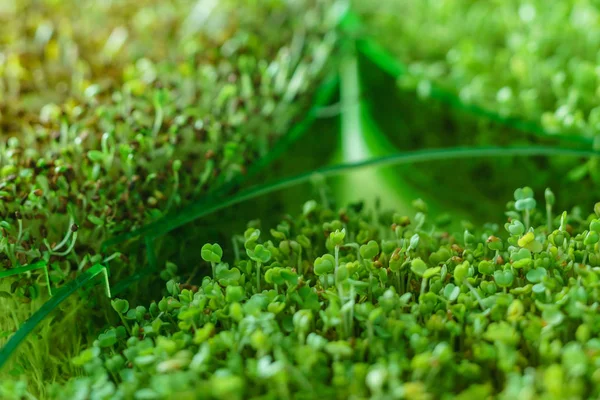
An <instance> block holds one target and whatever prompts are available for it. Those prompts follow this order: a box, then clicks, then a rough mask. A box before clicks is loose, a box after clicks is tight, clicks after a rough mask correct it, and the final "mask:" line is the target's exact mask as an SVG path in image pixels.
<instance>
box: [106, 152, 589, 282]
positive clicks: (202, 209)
mask: <svg viewBox="0 0 600 400" xmlns="http://www.w3.org/2000/svg"><path fill="white" fill-rule="evenodd" d="M598 155H600V152H596V151H593V150H587V149H570V148H564V147H551V146H523V147H454V148H445V149H427V150H418V151H411V152H401V153H395V154H392V155H389V156H384V157H378V158H373V159H369V160H365V161H360V162H353V163H345V164H337V165H334V166H328V167H325V168H321V169H317V170H314V171H311V172H307V173H302V174H299V175H295V176H293V177H289V178H283V179H280V180H277V181H275V182H271V183H266V184H263V185H258V186H253V187H251V188H248V189H246V190H244V191H243V192H240V193H238V194H236V195H234V196H232V197H230V198H228V199H213V200H210V199H207V200H206V201H202V202H198V203H195V204H192V205H190V206H188V207H187V208H185V209H184V210H182V212H181V213H180V214H179V215H178V217H177V218H176V219H171V220H168V221H164V220H161V221H157V222H155V223H153V224H150V225H149V226H148V227H147V228H148V230H149V231H152V230H155V229H156V230H161V231H162V232H167V233H168V232H170V231H172V230H174V229H177V228H179V227H181V226H183V225H185V224H187V223H190V222H192V221H195V220H197V219H199V218H202V217H205V216H207V215H209V214H212V213H215V212H217V211H220V210H222V209H224V208H227V207H231V206H234V205H236V204H239V203H242V202H244V201H248V200H252V199H254V198H257V197H260V196H264V195H267V194H270V193H273V192H276V191H278V190H283V189H286V188H289V187H292V186H295V185H299V184H302V183H307V182H309V181H310V180H311V179H312V178H313V177H314V176H315V175H320V176H323V177H333V176H339V175H342V174H345V173H347V172H350V171H354V170H359V169H363V168H373V167H385V166H392V165H402V164H412V163H423V162H429V161H440V160H453V159H468V158H486V157H515V156H518V157H532V156H571V157H597V156H598ZM155 271H156V268H148V267H146V268H144V269H142V270H140V271H138V272H137V273H135V274H134V275H131V276H130V277H129V278H127V279H124V280H122V281H120V282H119V283H117V284H116V285H115V286H114V287H113V294H118V293H121V292H123V291H124V290H126V289H127V288H128V287H129V286H131V285H132V284H134V283H135V282H137V281H138V280H140V279H142V278H144V277H146V276H148V275H150V274H152V273H153V272H155Z"/></svg>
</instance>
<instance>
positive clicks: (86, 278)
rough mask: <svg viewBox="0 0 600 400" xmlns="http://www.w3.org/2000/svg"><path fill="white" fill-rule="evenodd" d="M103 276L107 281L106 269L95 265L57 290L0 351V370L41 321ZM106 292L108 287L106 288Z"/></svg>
mask: <svg viewBox="0 0 600 400" xmlns="http://www.w3.org/2000/svg"><path fill="white" fill-rule="evenodd" d="M102 274H104V279H105V280H106V279H107V276H106V268H105V267H104V266H103V265H100V264H96V265H94V266H93V267H92V268H90V269H88V270H87V271H85V272H84V273H83V274H81V275H79V276H78V277H77V278H76V279H74V280H72V281H71V282H69V283H67V284H65V285H64V286H62V287H61V288H60V289H58V290H57V291H56V292H55V293H54V296H52V297H51V298H50V300H48V301H47V302H45V303H44V304H43V305H42V306H41V307H40V309H39V310H37V311H36V312H35V313H34V314H33V315H32V316H31V317H30V318H29V319H28V320H27V321H25V323H24V324H23V325H22V326H21V327H20V328H19V330H18V331H17V332H16V333H15V334H14V335H13V336H12V337H11V338H10V339H9V341H8V342H7V343H6V344H5V345H4V347H2V349H0V369H1V368H2V367H3V366H4V365H5V364H6V362H7V361H8V359H9V358H10V356H11V354H12V353H13V351H15V350H16V349H17V347H19V345H20V344H21V342H23V340H25V338H26V337H27V336H28V335H29V334H30V333H31V332H32V331H33V330H34V329H35V327H36V326H37V325H38V324H39V323H40V322H41V321H43V320H44V319H45V318H46V317H47V316H48V314H50V313H51V312H52V311H54V310H55V309H56V307H58V306H59V305H60V304H61V303H62V302H63V301H65V300H66V299H67V298H69V296H71V295H72V294H73V293H75V292H76V291H77V290H79V289H81V288H82V287H83V286H84V285H85V284H87V283H88V282H91V281H92V280H93V279H94V278H95V277H97V276H98V275H102ZM107 290H108V287H107Z"/></svg>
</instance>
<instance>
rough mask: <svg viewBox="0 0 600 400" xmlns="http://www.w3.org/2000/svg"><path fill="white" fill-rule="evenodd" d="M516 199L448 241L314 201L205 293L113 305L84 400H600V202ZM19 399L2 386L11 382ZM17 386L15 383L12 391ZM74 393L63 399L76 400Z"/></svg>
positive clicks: (520, 194) (82, 381)
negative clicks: (579, 204) (575, 204)
mask: <svg viewBox="0 0 600 400" xmlns="http://www.w3.org/2000/svg"><path fill="white" fill-rule="evenodd" d="M545 199H546V207H545V209H544V210H543V211H539V210H538V209H537V208H536V200H535V199H534V196H533V192H532V191H531V189H529V188H527V187H525V188H521V189H517V190H516V191H515V199H514V201H511V202H509V203H508V204H507V208H508V211H507V212H506V216H507V219H506V221H507V222H506V224H505V225H504V226H499V225H497V224H486V225H483V226H472V225H470V224H468V223H464V224H465V228H466V229H465V230H464V234H462V235H458V236H457V235H453V234H449V233H448V231H446V230H445V229H444V228H443V226H442V225H440V222H438V223H437V224H436V223H435V222H433V221H432V220H431V218H430V217H429V216H428V215H427V209H426V205H425V203H423V202H422V201H417V202H416V203H415V206H416V208H417V209H419V210H420V211H419V212H418V213H417V214H416V215H414V216H413V217H411V218H409V217H407V216H403V215H400V214H394V213H391V212H380V211H377V212H373V211H369V210H366V209H364V208H363V206H362V205H361V204H356V205H352V206H349V207H347V208H344V209H341V210H339V211H334V210H332V209H330V208H327V207H324V206H323V205H319V204H318V203H316V202H314V201H309V202H307V203H306V204H305V206H304V208H303V212H302V213H301V215H298V216H296V217H291V216H287V217H285V218H284V219H283V220H282V222H281V223H280V224H279V225H277V226H276V227H275V228H274V229H271V230H270V235H268V234H265V233H264V232H261V231H260V227H259V226H258V225H257V224H256V223H253V224H252V226H251V227H249V228H248V229H247V230H246V231H245V232H244V235H243V236H241V235H240V236H236V237H235V240H234V243H235V248H234V251H233V255H232V258H231V259H230V260H229V261H226V260H225V259H224V258H223V257H224V256H223V254H224V253H223V249H222V248H221V246H220V245H218V244H206V245H204V246H203V247H202V249H201V256H202V258H203V259H204V260H205V261H206V263H207V264H210V265H211V266H212V276H207V277H205V278H203V279H202V281H201V282H197V283H194V282H193V281H190V280H186V278H185V277H179V276H177V267H176V266H175V265H173V264H169V265H167V268H166V269H165V273H163V274H162V277H163V278H164V279H168V282H167V290H168V292H169V294H168V295H167V296H166V297H163V298H162V299H161V300H160V301H158V302H153V303H151V304H150V305H149V306H147V307H145V306H142V305H138V306H134V305H133V304H129V303H128V301H126V300H122V299H115V300H114V301H113V302H112V306H113V309H114V310H115V312H116V313H117V314H118V315H119V316H120V318H121V320H122V324H120V325H118V326H113V327H109V328H108V329H106V330H105V331H104V332H103V333H101V334H100V335H99V336H98V338H97V340H96V341H95V342H94V344H93V346H91V347H90V348H88V349H87V350H85V351H83V352H82V353H81V354H80V355H79V356H78V357H76V358H75V359H74V360H73V362H74V363H75V364H76V365H80V366H83V368H84V370H85V376H84V377H79V378H76V379H74V380H72V381H70V382H69V384H68V385H67V387H66V389H65V388H62V387H61V388H54V390H55V393H56V395H57V396H59V397H60V396H64V393H69V398H73V399H87V398H94V399H120V398H123V399H125V398H136V399H166V398H190V399H191V398H215V399H234V398H240V399H241V398H250V397H252V398H318V397H319V398H349V397H353V398H381V399H383V398H406V399H433V398H455V397H456V398H464V399H471V398H488V397H489V396H497V397H496V398H500V399H515V398H519V399H538V398H540V399H564V398H572V399H576V398H592V397H596V396H598V395H599V393H598V392H597V390H598V389H597V388H598V387H600V385H598V383H600V369H599V365H600V364H598V363H599V362H600V358H599V357H600V356H599V355H600V341H599V340H598V339H597V338H596V337H597V335H598V330H599V329H600V328H599V326H598V323H597V310H598V301H599V300H600V298H599V296H600V293H599V291H598V287H599V285H598V283H599V282H600V274H599V272H598V269H599V268H600V253H599V250H598V242H599V232H600V219H598V217H599V215H598V214H599V213H600V205H599V206H597V207H596V208H597V209H596V210H595V211H596V213H593V214H589V215H588V214H585V213H583V212H582V210H579V209H574V210H573V211H572V212H571V213H569V214H567V213H566V212H564V213H562V214H560V215H558V216H556V215H555V214H553V204H554V201H555V199H554V194H553V193H552V192H551V191H550V190H547V191H546V193H545ZM5 390H6V389H5ZM15 390H16V389H15ZM65 390H66V392H65Z"/></svg>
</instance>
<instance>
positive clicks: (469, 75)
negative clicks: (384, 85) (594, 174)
mask: <svg viewBox="0 0 600 400" xmlns="http://www.w3.org/2000/svg"><path fill="white" fill-rule="evenodd" d="M366 5H367V3H365V2H359V1H357V2H355V6H356V8H357V10H359V11H360V12H361V13H362V14H363V16H364V17H365V20H366V21H367V25H368V28H369V30H368V32H369V34H374V36H375V37H376V38H377V39H378V40H380V41H381V42H382V43H383V44H384V45H385V46H387V47H388V48H389V49H391V50H392V51H393V52H394V53H395V54H396V55H397V56H398V57H399V58H400V59H401V60H402V61H403V62H405V63H406V64H407V67H408V71H407V72H408V73H407V74H406V75H404V76H403V77H401V79H400V84H401V86H403V87H405V88H418V89H419V91H420V92H421V93H422V94H424V95H427V93H428V91H429V88H430V84H431V83H432V82H433V83H434V84H438V85H441V86H442V87H445V88H447V89H450V90H451V91H453V92H455V93H456V94H457V95H459V97H460V99H461V100H462V101H464V102H466V103H471V104H476V105H479V106H482V107H485V108H487V109H489V110H492V111H493V112H498V113H501V114H504V115H510V116H514V117H519V118H524V119H528V120H533V121H537V122H539V123H541V124H542V126H543V127H544V128H545V129H546V130H547V131H548V132H550V133H556V132H559V131H560V132H570V133H578V134H581V135H585V136H592V135H594V134H595V132H597V131H598V128H599V127H600V125H599V123H600V108H599V107H598V93H599V92H598V88H599V87H600V86H599V81H598V79H599V75H598V46H599V44H600V30H599V29H600V28H599V25H598V23H597V21H598V18H599V14H598V10H597V7H596V5H595V4H594V2H592V1H562V2H560V4H556V5H554V6H553V7H548V5H547V3H546V2H544V1H541V0H531V1H527V2H522V1H517V0H510V1H502V2H493V1H475V2H474V1H469V0H451V1H435V0H426V1H418V2H411V1H402V0H387V1H383V2H378V3H377V6H373V5H372V4H370V3H369V4H368V7H366ZM398 38H402V40H398Z"/></svg>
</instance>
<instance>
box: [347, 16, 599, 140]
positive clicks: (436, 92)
mask: <svg viewBox="0 0 600 400" xmlns="http://www.w3.org/2000/svg"><path fill="white" fill-rule="evenodd" d="M352 18H353V19H354V21H353V22H354V25H360V22H359V18H358V17H357V16H356V15H353V17H352ZM356 29H357V28H355V30H356ZM356 46H357V49H358V51H359V52H360V53H361V54H363V55H364V56H365V57H366V58H367V59H369V60H370V61H371V62H373V63H374V64H375V65H377V66H378V67H379V68H381V69H382V70H383V71H385V72H386V73H387V74H388V75H390V76H392V77H395V78H397V77H399V76H400V75H403V74H405V73H407V71H408V68H407V67H406V65H405V64H404V63H402V62H401V61H400V60H398V59H397V58H396V57H394V56H393V55H392V54H391V53H390V52H389V51H387V50H386V49H385V48H384V47H383V46H381V45H379V43H377V42H376V41H375V40H373V39H371V38H367V37H359V38H357V39H356ZM430 97H431V98H432V99H435V100H439V101H441V102H443V103H445V104H447V105H449V106H451V107H454V108H456V109H460V110H464V111H467V112H470V113H472V114H475V115H477V116H480V117H483V118H486V119H488V120H490V121H493V122H496V123H499V124H502V125H505V126H508V127H510V128H513V129H517V130H520V131H523V132H527V133H530V134H533V135H535V136H539V137H543V138H552V139H558V140H561V141H565V142H572V143H579V144H584V145H587V146H591V145H593V142H594V139H593V138H591V137H588V136H583V135H568V134H564V133H556V134H553V133H549V132H548V131H546V130H545V129H544V128H543V127H542V126H540V125H539V124H538V123H536V122H533V121H529V120H524V119H521V118H517V117H504V116H502V115H500V114H498V113H496V112H494V111H492V110H489V109H487V108H484V107H480V106H477V105H474V104H468V103H465V102H463V101H461V100H460V98H459V97H458V96H457V95H456V94H455V93H453V92H451V91H449V90H445V89H442V88H440V87H439V86H437V85H435V84H432V85H431V92H430Z"/></svg>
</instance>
